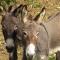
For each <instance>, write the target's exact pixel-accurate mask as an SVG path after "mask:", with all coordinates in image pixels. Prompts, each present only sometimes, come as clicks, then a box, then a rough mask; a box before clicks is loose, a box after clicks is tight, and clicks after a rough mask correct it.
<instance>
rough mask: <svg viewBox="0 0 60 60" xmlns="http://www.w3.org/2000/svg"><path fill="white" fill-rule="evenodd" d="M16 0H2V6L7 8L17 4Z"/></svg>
mask: <svg viewBox="0 0 60 60" xmlns="http://www.w3.org/2000/svg"><path fill="white" fill-rule="evenodd" d="M15 3H16V0H0V6H2V7H3V8H4V9H7V8H8V6H9V5H11V4H15Z"/></svg>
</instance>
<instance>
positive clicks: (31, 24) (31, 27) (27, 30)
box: [23, 8, 45, 57]
mask: <svg viewBox="0 0 60 60" xmlns="http://www.w3.org/2000/svg"><path fill="white" fill-rule="evenodd" d="M42 10H43V11H41V12H40V13H39V14H38V15H37V16H36V17H35V18H34V19H33V18H30V19H29V17H30V16H29V17H28V15H27V14H28V12H27V10H24V11H25V12H26V13H25V16H24V18H23V22H24V29H23V37H24V41H25V48H26V50H25V52H26V56H29V57H33V56H34V55H35V54H36V43H37V40H38V39H39V36H38V35H39V31H40V25H39V24H40V23H41V21H42V18H43V17H44V14H45V9H44V8H43V9H42Z"/></svg>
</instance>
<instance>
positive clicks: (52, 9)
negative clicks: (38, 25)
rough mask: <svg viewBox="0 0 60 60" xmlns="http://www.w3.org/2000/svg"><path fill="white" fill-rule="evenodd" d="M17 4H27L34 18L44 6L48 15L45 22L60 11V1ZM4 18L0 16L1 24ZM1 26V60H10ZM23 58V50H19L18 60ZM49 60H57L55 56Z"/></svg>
mask: <svg viewBox="0 0 60 60" xmlns="http://www.w3.org/2000/svg"><path fill="white" fill-rule="evenodd" d="M16 3H17V4H27V5H28V10H29V13H30V14H31V15H32V16H35V15H36V14H37V13H38V12H39V11H40V10H41V9H42V7H43V6H45V7H46V15H45V17H44V21H47V18H48V17H49V16H51V15H54V14H56V13H57V12H59V11H60V0H21V1H20V0H16ZM1 20H2V17H1V16H0V23H1ZM1 28H2V27H1V24H0V60H8V53H7V51H6V49H5V43H4V37H3V34H2V30H1ZM21 58H22V48H18V60H21ZM49 60H55V55H54V54H52V55H50V56H49Z"/></svg>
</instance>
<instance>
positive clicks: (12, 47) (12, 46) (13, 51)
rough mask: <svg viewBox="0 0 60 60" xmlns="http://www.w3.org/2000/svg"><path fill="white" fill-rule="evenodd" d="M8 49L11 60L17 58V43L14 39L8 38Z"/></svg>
mask: <svg viewBox="0 0 60 60" xmlns="http://www.w3.org/2000/svg"><path fill="white" fill-rule="evenodd" d="M6 49H7V52H8V53H9V60H17V45H16V43H15V41H14V40H13V39H11V38H9V39H7V40H6Z"/></svg>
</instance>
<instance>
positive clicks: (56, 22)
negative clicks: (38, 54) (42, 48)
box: [45, 12, 60, 51]
mask: <svg viewBox="0 0 60 60" xmlns="http://www.w3.org/2000/svg"><path fill="white" fill-rule="evenodd" d="M45 27H46V29H47V31H48V34H49V48H50V49H54V50H55V51H57V50H60V48H59V47H60V12H59V13H57V14H56V15H54V16H52V17H50V18H49V19H48V22H47V23H45Z"/></svg>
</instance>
